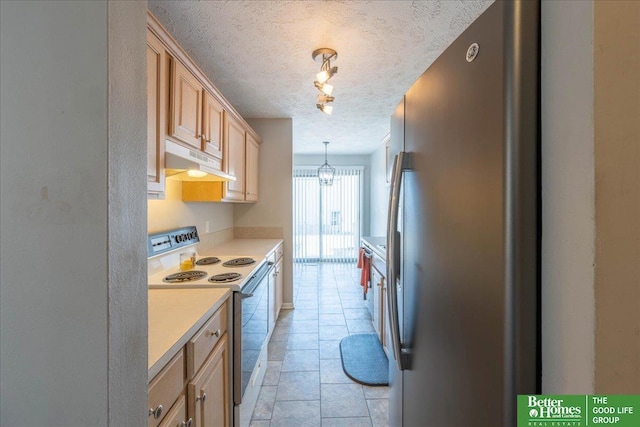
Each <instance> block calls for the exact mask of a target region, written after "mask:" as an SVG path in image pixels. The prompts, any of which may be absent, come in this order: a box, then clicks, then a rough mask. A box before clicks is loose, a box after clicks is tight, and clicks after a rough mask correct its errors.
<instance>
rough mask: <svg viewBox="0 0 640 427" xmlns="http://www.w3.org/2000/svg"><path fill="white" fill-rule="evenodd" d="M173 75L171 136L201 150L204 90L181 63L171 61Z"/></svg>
mask: <svg viewBox="0 0 640 427" xmlns="http://www.w3.org/2000/svg"><path fill="white" fill-rule="evenodd" d="M171 74H172V79H171V80H172V81H171V126H170V128H169V130H170V133H171V136H173V137H174V138H177V139H179V140H180V141H182V142H184V143H186V144H188V145H190V146H192V147H193V148H196V149H198V150H200V149H202V134H201V126H202V124H201V120H202V94H203V91H204V88H203V86H202V84H201V83H200V82H199V81H198V79H196V78H195V76H194V75H193V74H191V72H190V71H189V70H188V69H187V68H186V67H185V66H184V65H182V64H181V63H180V62H179V61H176V60H173V61H171Z"/></svg>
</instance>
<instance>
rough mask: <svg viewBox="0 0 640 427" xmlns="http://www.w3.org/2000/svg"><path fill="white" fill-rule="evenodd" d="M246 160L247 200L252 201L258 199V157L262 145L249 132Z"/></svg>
mask: <svg viewBox="0 0 640 427" xmlns="http://www.w3.org/2000/svg"><path fill="white" fill-rule="evenodd" d="M246 140H247V141H246V162H245V177H246V184H245V185H246V191H245V200H246V201H251V202H257V201H258V163H259V162H258V158H259V154H260V151H259V150H260V146H259V145H258V142H257V141H256V140H255V139H254V138H253V137H252V136H251V135H249V133H247V136H246Z"/></svg>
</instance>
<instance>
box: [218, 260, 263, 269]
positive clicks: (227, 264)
mask: <svg viewBox="0 0 640 427" xmlns="http://www.w3.org/2000/svg"><path fill="white" fill-rule="evenodd" d="M255 262H256V261H255V260H254V259H253V258H234V259H230V260H229V261H227V262H223V263H222V265H224V266H225V267H242V266H244V265H251V264H255Z"/></svg>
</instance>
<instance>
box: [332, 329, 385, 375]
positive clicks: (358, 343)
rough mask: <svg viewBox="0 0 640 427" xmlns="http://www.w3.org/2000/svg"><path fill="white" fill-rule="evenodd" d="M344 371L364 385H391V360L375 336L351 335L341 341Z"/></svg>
mask: <svg viewBox="0 0 640 427" xmlns="http://www.w3.org/2000/svg"><path fill="white" fill-rule="evenodd" d="M340 356H341V357H342V369H344V372H345V374H347V376H348V377H349V378H351V379H352V380H354V381H356V382H359V383H360V384H364V385H372V386H384V385H389V359H387V355H386V354H385V353H384V350H383V349H382V344H380V340H378V336H377V335H375V334H358V335H350V336H348V337H345V338H343V339H342V341H340Z"/></svg>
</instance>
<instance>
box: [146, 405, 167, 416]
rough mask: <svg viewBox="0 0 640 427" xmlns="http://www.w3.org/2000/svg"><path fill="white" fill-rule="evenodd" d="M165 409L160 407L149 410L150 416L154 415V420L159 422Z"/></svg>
mask: <svg viewBox="0 0 640 427" xmlns="http://www.w3.org/2000/svg"><path fill="white" fill-rule="evenodd" d="M163 409H164V408H163V407H162V405H158V407H157V408H156V409H153V408H149V416H151V415H153V419H154V420H159V419H160V417H161V416H162V410H163Z"/></svg>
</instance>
